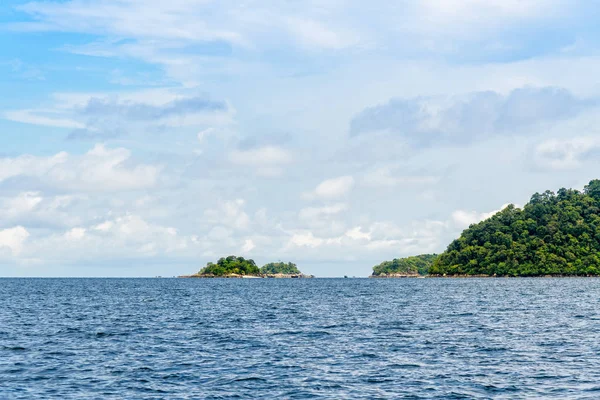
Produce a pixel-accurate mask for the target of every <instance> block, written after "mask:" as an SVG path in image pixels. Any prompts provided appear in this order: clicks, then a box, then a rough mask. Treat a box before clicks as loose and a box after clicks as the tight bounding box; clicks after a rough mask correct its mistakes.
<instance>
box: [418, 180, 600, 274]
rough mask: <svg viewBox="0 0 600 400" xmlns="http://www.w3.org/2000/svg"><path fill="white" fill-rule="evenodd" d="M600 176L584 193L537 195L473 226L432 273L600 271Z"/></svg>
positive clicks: (573, 191) (434, 266) (563, 192)
mask: <svg viewBox="0 0 600 400" xmlns="http://www.w3.org/2000/svg"><path fill="white" fill-rule="evenodd" d="M599 211H600V180H593V181H591V182H590V183H589V184H588V185H587V186H586V187H585V189H584V191H583V192H580V191H578V190H574V189H564V188H563V189H560V190H559V191H558V192H557V193H554V192H551V191H545V192H544V193H541V194H540V193H535V194H534V195H533V196H532V197H531V200H530V201H529V203H527V204H526V205H525V206H524V207H523V209H519V208H516V207H514V206H513V205H510V206H508V207H506V208H505V209H503V210H502V211H500V212H498V213H497V214H496V215H494V216H493V217H491V218H489V219H487V220H485V221H482V222H480V223H478V224H474V225H471V226H470V227H469V228H468V229H466V230H465V231H463V233H462V235H461V236H460V237H459V238H458V239H456V240H454V241H453V242H452V243H451V244H450V245H449V246H448V248H447V250H446V251H445V252H444V253H443V254H441V255H440V256H439V257H438V258H437V259H436V260H435V262H434V263H433V265H432V266H431V268H430V270H429V273H430V274H432V275H498V276H541V275H600V213H599Z"/></svg>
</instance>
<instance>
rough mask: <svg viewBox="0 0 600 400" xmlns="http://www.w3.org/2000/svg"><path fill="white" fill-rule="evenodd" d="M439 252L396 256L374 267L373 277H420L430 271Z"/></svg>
mask: <svg viewBox="0 0 600 400" xmlns="http://www.w3.org/2000/svg"><path fill="white" fill-rule="evenodd" d="M436 258H437V254H421V255H418V256H412V257H406V258H394V259H393V260H392V261H384V262H382V263H381V264H379V265H376V266H374V267H373V274H372V275H371V278H418V277H422V276H425V275H427V274H428V273H429V268H430V267H431V265H432V264H433V261H434V260H435V259H436Z"/></svg>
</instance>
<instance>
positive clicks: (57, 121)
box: [2, 110, 85, 129]
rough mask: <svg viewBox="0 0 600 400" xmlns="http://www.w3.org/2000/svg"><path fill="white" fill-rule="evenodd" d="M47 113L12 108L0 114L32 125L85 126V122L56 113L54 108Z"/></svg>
mask: <svg viewBox="0 0 600 400" xmlns="http://www.w3.org/2000/svg"><path fill="white" fill-rule="evenodd" d="M49 111H50V112H49V113H48V114H49V115H50V116H48V115H43V113H44V112H45V110H12V111H6V112H4V113H3V114H2V116H3V117H4V118H5V119H7V120H9V121H15V122H22V123H24V124H32V125H42V126H52V127H56V128H72V129H82V128H85V124H83V123H81V122H78V121H75V120H72V119H69V118H66V117H64V116H61V115H58V116H53V115H56V113H55V111H54V110H49Z"/></svg>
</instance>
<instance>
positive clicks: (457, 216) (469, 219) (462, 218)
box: [452, 204, 509, 229]
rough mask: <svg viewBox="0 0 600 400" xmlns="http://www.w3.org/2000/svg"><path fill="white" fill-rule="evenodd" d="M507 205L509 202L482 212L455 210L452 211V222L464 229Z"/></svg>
mask: <svg viewBox="0 0 600 400" xmlns="http://www.w3.org/2000/svg"><path fill="white" fill-rule="evenodd" d="M508 206H509V204H504V205H503V206H502V207H500V208H499V209H498V210H494V211H490V212H482V213H480V212H477V211H465V210H456V211H454V212H453V213H452V222H453V223H454V224H455V226H456V227H458V228H460V229H465V228H468V227H469V226H470V225H472V224H476V223H478V222H481V221H484V220H486V219H488V218H490V217H492V216H494V215H495V214H497V213H498V212H500V211H502V210H504V209H505V208H506V207H508Z"/></svg>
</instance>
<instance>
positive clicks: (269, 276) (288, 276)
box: [178, 274, 315, 279]
mask: <svg viewBox="0 0 600 400" xmlns="http://www.w3.org/2000/svg"><path fill="white" fill-rule="evenodd" d="M314 277H315V276H314V275H305V274H259V275H238V274H227V275H213V274H193V275H181V276H178V278H208V279H210V278H232V279H307V278H314Z"/></svg>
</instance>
